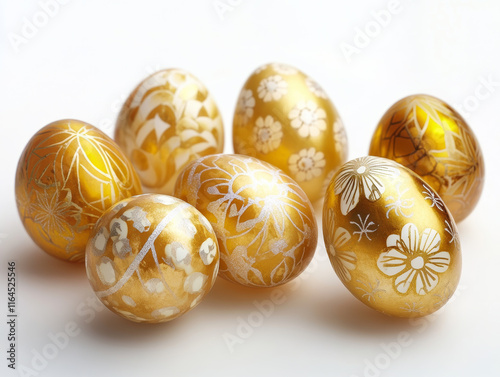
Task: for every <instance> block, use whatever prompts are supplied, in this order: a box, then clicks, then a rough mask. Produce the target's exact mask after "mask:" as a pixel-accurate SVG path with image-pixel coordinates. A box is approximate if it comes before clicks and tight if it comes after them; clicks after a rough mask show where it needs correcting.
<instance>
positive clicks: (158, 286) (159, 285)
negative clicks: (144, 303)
mask: <svg viewBox="0 0 500 377" xmlns="http://www.w3.org/2000/svg"><path fill="white" fill-rule="evenodd" d="M144 288H146V290H147V291H148V293H161V292H163V290H164V289H165V286H164V285H163V282H162V281H161V280H160V279H158V278H152V279H149V280H148V281H146V282H145V283H144Z"/></svg>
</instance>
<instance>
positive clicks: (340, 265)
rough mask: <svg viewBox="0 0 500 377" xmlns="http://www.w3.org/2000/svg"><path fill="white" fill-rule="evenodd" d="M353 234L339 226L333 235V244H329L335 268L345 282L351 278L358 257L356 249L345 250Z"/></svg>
mask: <svg viewBox="0 0 500 377" xmlns="http://www.w3.org/2000/svg"><path fill="white" fill-rule="evenodd" d="M350 239H351V235H350V234H349V232H348V231H347V230H346V229H344V228H342V227H338V228H337V229H336V230H335V234H334V235H333V245H329V246H328V252H329V253H330V260H331V261H332V265H333V269H334V270H335V272H336V273H337V275H338V276H339V278H340V280H342V281H343V282H346V281H350V280H351V272H350V271H353V270H354V269H355V268H356V262H357V257H356V254H355V253H354V251H343V250H341V249H342V248H343V246H344V245H345V244H346V243H347V242H349V240H350Z"/></svg>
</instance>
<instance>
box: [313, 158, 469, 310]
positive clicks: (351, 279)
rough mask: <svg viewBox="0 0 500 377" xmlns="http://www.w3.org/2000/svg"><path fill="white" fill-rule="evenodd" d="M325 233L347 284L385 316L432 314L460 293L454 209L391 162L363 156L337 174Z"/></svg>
mask: <svg viewBox="0 0 500 377" xmlns="http://www.w3.org/2000/svg"><path fill="white" fill-rule="evenodd" d="M323 235H324V239H325V245H326V248H327V251H328V256H329V258H330V262H331V264H332V266H333V269H334V270H335V272H336V274H337V275H338V277H339V279H340V280H341V281H342V283H343V284H344V285H345V286H346V287H347V288H348V289H349V291H350V292H351V293H352V294H353V295H354V296H355V297H356V298H358V299H359V300H360V301H362V302H363V303H365V304H366V305H368V306H370V307H372V308H373V309H376V310H378V311H381V312H383V313H386V314H389V315H393V316H397V317H420V316H424V315H427V314H430V313H433V312H435V311H436V310H438V309H439V308H441V307H442V306H443V305H444V304H445V303H446V302H447V301H448V300H449V298H450V297H451V296H452V294H453V292H454V291H455V289H456V288H457V285H458V282H459V279H460V272H461V264H462V260H461V248H460V240H459V237H458V232H457V228H456V225H455V222H454V220H453V217H452V216H451V213H450V211H449V210H448V208H447V207H446V205H445V204H444V202H443V201H442V199H441V198H440V197H439V195H438V194H437V193H436V192H435V191H434V190H433V189H432V188H431V187H430V186H429V185H428V184H427V183H425V182H424V181H423V180H422V179H421V178H420V177H419V176H418V175H417V174H415V173H414V172H413V171H411V170H410V169H408V168H406V167H404V166H403V165H400V164H398V163H396V162H394V161H392V160H389V159H385V158H381V157H372V156H368V157H361V158H357V159H354V160H352V161H349V162H347V163H345V164H344V165H343V166H342V167H341V168H340V169H339V171H338V172H337V174H336V175H335V176H334V177H333V179H332V181H331V183H330V185H329V187H328V189H327V193H326V196H325V202H324V207H323Z"/></svg>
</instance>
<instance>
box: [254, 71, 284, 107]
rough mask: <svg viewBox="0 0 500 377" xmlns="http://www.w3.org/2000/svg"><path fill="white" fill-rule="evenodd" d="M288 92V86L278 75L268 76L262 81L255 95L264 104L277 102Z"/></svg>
mask: <svg viewBox="0 0 500 377" xmlns="http://www.w3.org/2000/svg"><path fill="white" fill-rule="evenodd" d="M287 90H288V84H287V82H286V81H285V80H283V78H282V77H281V76H280V75H274V76H269V77H267V78H265V79H263V80H262V81H261V82H260V84H259V87H258V88H257V93H258V95H259V98H261V99H262V100H263V101H264V102H270V101H277V100H279V99H280V98H281V97H283V96H284V95H285V94H286V93H287Z"/></svg>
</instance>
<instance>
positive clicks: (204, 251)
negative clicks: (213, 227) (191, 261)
mask: <svg viewBox="0 0 500 377" xmlns="http://www.w3.org/2000/svg"><path fill="white" fill-rule="evenodd" d="M216 255H217V247H216V245H215V242H214V240H213V239H211V238H210V237H209V238H207V239H206V240H205V241H203V243H202V244H201V246H200V257H201V260H202V261H203V264H204V265H206V266H208V265H209V264H211V263H212V262H213V261H214V259H215V256H216Z"/></svg>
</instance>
